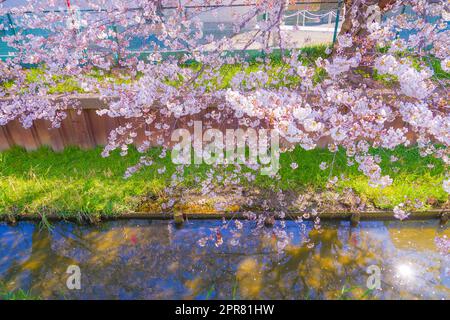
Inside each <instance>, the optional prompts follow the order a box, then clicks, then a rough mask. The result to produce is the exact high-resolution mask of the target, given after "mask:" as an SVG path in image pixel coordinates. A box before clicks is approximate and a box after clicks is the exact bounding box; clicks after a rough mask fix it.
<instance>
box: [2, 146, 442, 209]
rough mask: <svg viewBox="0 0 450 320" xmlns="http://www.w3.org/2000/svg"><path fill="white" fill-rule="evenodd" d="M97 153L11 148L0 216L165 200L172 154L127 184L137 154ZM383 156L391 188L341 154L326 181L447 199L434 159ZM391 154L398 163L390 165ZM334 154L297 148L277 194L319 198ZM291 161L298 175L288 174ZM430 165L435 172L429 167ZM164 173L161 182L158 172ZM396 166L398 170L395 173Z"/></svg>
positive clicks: (383, 200)
mask: <svg viewBox="0 0 450 320" xmlns="http://www.w3.org/2000/svg"><path fill="white" fill-rule="evenodd" d="M100 152H101V149H100V148H97V149H95V150H90V151H81V150H79V149H76V148H69V149H66V150H65V151H64V152H62V153H54V152H52V151H50V150H49V149H47V148H41V149H39V150H38V151H35V152H26V151H24V150H23V149H19V148H14V149H11V150H9V151H6V152H3V153H0V214H2V213H3V214H4V213H13V212H15V213H23V212H28V213H39V212H40V211H41V212H42V210H45V211H47V212H62V213H64V212H77V213H97V212H103V213H120V212H127V211H133V210H136V208H137V207H138V204H139V202H140V201H141V196H144V195H148V194H155V195H157V196H158V195H162V194H163V189H164V187H165V186H167V183H168V182H169V180H170V176H171V174H172V173H173V171H174V170H175V167H174V165H173V164H172V163H171V161H170V153H168V155H167V157H166V158H164V159H160V158H159V157H158V155H159V150H157V149H154V150H152V153H153V154H154V155H155V157H154V160H155V164H154V165H153V166H151V167H148V168H145V169H143V170H142V171H140V172H139V173H137V174H135V175H134V176H133V177H131V178H130V179H127V180H124V179H123V173H124V171H125V169H126V168H127V166H130V165H132V164H134V163H135V162H136V160H137V159H138V158H139V154H138V153H137V152H136V151H134V150H131V151H130V154H129V155H128V156H127V157H125V158H122V157H120V156H119V155H118V154H113V155H111V157H109V158H101V157H100ZM378 152H380V154H381V155H382V157H383V162H382V167H383V169H385V170H386V171H385V172H386V173H389V174H391V175H392V177H393V178H394V184H393V185H392V186H390V187H387V188H385V189H378V188H371V187H370V186H368V184H367V178H365V177H364V176H363V175H362V174H361V173H359V172H358V171H357V168H356V167H355V166H353V167H348V166H347V165H346V157H345V155H344V153H343V152H339V153H338V154H337V155H336V159H335V162H334V163H335V164H334V167H333V171H332V173H331V176H335V175H336V176H340V175H341V174H343V175H345V177H347V178H350V179H348V180H344V181H340V182H339V183H338V186H337V189H338V190H342V189H343V188H345V187H352V188H353V189H354V190H355V192H356V193H357V194H359V195H360V196H361V197H362V198H363V199H367V200H369V201H371V202H373V203H374V204H375V205H376V206H377V207H379V208H383V209H388V208H392V207H393V206H395V205H396V204H398V203H399V202H402V201H403V200H404V197H405V196H408V197H409V198H410V199H419V200H421V201H423V202H426V201H427V200H428V199H429V198H434V199H437V200H438V201H439V202H440V203H443V202H445V201H447V199H448V195H447V194H446V193H445V192H444V190H443V188H442V180H443V178H444V168H443V166H442V164H441V163H440V162H439V160H436V159H433V158H431V157H427V158H421V157H420V156H419V155H418V152H417V150H415V149H404V148H399V149H397V150H396V151H394V152H387V151H384V150H381V151H378ZM391 154H396V155H397V156H398V157H399V158H400V160H399V161H398V162H395V163H390V162H389V160H388V159H389V157H390V155H391ZM332 159H333V154H332V153H330V152H329V151H327V150H313V151H304V150H301V149H299V148H297V149H296V150H294V151H293V152H291V153H286V154H283V155H282V157H281V165H282V166H281V170H280V174H281V177H282V179H281V187H282V188H283V189H285V190H293V191H296V192H302V191H303V192H304V191H307V190H309V191H320V190H323V189H324V188H325V185H326V183H327V180H328V177H329V176H330V169H327V170H323V171H322V170H320V169H319V167H318V165H319V164H320V163H321V162H322V161H325V162H327V163H329V164H331V162H332ZM292 161H295V162H297V163H298V164H299V168H298V169H296V170H292V169H291V168H290V167H289V165H290V164H291V162H292ZM430 163H431V164H434V165H435V166H434V168H433V169H429V168H427V164H430ZM162 166H166V167H167V171H166V172H165V173H164V174H162V175H160V174H158V172H157V169H158V168H161V167H162ZM395 167H397V168H399V169H400V170H399V171H398V172H394V171H395ZM207 170H208V167H207V166H206V165H201V166H200V167H198V168H196V167H194V166H191V167H189V168H188V169H187V170H186V174H185V177H186V179H185V182H184V185H185V186H187V187H190V188H194V189H195V185H196V184H195V183H194V182H193V179H194V177H195V176H198V175H200V176H204V175H205V172H206V171H207ZM270 182H271V180H270V179H269V178H268V177H264V176H260V175H259V176H258V177H257V179H256V181H255V184H254V186H255V187H257V188H262V189H264V188H267V187H269V186H270Z"/></svg>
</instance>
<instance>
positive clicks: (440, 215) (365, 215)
mask: <svg viewBox="0 0 450 320" xmlns="http://www.w3.org/2000/svg"><path fill="white" fill-rule="evenodd" d="M254 213H255V214H257V215H261V214H263V212H254ZM304 214H305V212H289V213H287V214H286V218H285V220H295V219H297V218H299V217H302V216H303V215H304ZM449 214H450V210H429V211H425V212H412V213H411V214H410V216H409V217H408V218H407V219H405V221H406V220H430V219H439V220H445V219H446V218H448V215H449ZM182 215H183V218H184V220H217V219H222V218H233V219H239V220H245V219H247V218H246V216H245V214H244V213H243V212H211V213H182ZM173 217H174V214H173V213H163V212H157V213H149V212H130V213H124V214H121V215H113V214H98V215H87V214H83V213H61V214H45V215H34V214H33V215H31V214H19V215H14V214H4V215H1V216H0V221H6V222H16V221H41V220H43V219H45V220H49V221H80V222H82V221H85V222H98V221H111V220H133V219H149V220H172V219H173ZM318 217H320V219H322V220H349V221H352V222H353V221H355V220H356V221H359V220H361V221H371V220H382V221H389V220H391V221H396V220H397V219H396V218H395V217H394V213H393V212H392V211H370V212H324V213H320V214H319V215H318ZM314 218H315V217H312V216H311V217H309V218H308V219H304V220H313V219H314ZM276 219H279V218H276ZM445 222H446V221H445Z"/></svg>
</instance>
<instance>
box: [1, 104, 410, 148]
mask: <svg viewBox="0 0 450 320" xmlns="http://www.w3.org/2000/svg"><path fill="white" fill-rule="evenodd" d="M77 99H79V101H80V103H81V113H80V112H78V111H76V110H69V111H67V117H66V119H64V120H63V121H62V124H61V127H60V128H51V124H50V122H47V121H43V120H38V121H35V122H34V124H33V126H32V127H31V128H29V129H25V128H23V127H22V125H21V124H20V123H19V121H17V120H15V121H11V122H9V123H8V124H7V125H5V126H0V151H2V150H7V149H9V148H11V147H12V146H21V147H24V148H25V149H26V150H30V151H31V150H36V149H37V148H39V147H40V146H49V147H51V148H52V149H53V150H55V151H62V150H63V149H64V148H65V147H68V146H78V147H80V148H82V149H91V148H94V147H96V146H99V145H100V146H103V145H105V144H106V143H107V138H108V135H109V133H110V131H111V130H112V129H115V128H117V127H118V126H119V125H124V124H125V123H126V122H127V121H129V120H125V119H121V118H111V117H108V116H99V115H98V114H97V110H98V109H99V108H101V107H103V105H102V103H101V101H100V100H99V99H98V98H96V97H77ZM196 118H197V119H198V120H200V119H203V114H202V113H200V114H198V115H197V117H196ZM230 120H231V119H230ZM235 120H236V119H233V121H232V123H230V122H227V123H225V122H223V123H222V125H223V126H230V127H233V128H237V127H239V124H238V123H236V121H235ZM184 122H186V121H185V119H183V120H177V121H175V123H176V125H177V127H179V128H181V127H185V128H186V129H190V130H192V128H188V127H187V126H186V125H185V123H184ZM391 125H392V126H393V127H394V128H396V127H397V128H400V127H402V126H403V125H404V123H403V121H401V119H397V120H396V121H394V123H392V124H391ZM146 129H147V130H148V129H149V128H146ZM219 129H223V128H222V126H221V128H219ZM137 133H138V137H137V138H136V139H135V143H136V144H137V145H139V144H140V143H142V141H143V140H144V135H143V130H138V131H137ZM408 138H409V139H410V141H415V136H414V134H413V133H412V132H410V133H409V134H408ZM151 140H153V139H151ZM330 141H331V140H330V137H324V138H322V139H321V140H320V141H319V142H318V146H319V147H325V146H327V144H328V143H330ZM152 143H155V142H154V141H152Z"/></svg>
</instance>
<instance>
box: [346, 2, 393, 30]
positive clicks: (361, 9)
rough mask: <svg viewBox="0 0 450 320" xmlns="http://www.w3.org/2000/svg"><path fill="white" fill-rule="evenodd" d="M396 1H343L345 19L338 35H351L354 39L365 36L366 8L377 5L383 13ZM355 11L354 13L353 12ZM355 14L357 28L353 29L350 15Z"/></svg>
mask: <svg viewBox="0 0 450 320" xmlns="http://www.w3.org/2000/svg"><path fill="white" fill-rule="evenodd" d="M395 2H396V0H366V1H362V0H344V6H345V17H344V23H343V24H342V28H341V31H340V32H339V34H340V35H341V34H345V33H351V34H352V36H355V37H364V36H366V35H367V29H366V22H367V21H366V19H367V17H365V13H366V10H367V7H368V6H372V5H376V4H378V7H379V8H380V11H381V12H383V11H384V10H386V9H387V8H389V7H390V6H391V5H392V4H394V3H395ZM355 10H356V11H355ZM353 14H355V20H357V21H358V22H359V26H358V27H357V28H353V22H352V20H353V18H352V15H353Z"/></svg>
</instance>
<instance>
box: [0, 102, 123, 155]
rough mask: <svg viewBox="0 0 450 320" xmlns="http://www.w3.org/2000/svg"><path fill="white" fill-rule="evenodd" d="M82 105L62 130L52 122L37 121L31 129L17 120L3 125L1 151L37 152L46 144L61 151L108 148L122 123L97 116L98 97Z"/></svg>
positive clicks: (64, 122) (72, 111) (64, 124)
mask: <svg viewBox="0 0 450 320" xmlns="http://www.w3.org/2000/svg"><path fill="white" fill-rule="evenodd" d="M80 102H81V108H82V111H81V113H79V112H77V111H75V110H69V111H68V112H67V117H66V119H64V120H63V122H62V124H61V127H60V128H51V124H50V122H48V121H44V120H37V121H35V122H34V123H33V126H32V127H31V128H29V129H25V128H23V127H22V125H21V124H20V122H19V121H18V120H14V121H11V122H9V123H8V124H6V125H5V126H0V151H1V150H6V149H8V148H10V147H12V146H21V147H24V148H25V149H27V150H35V149H37V148H39V147H40V146H44V145H45V146H49V147H51V148H52V149H53V150H55V151H61V150H63V149H64V148H65V147H67V146H78V147H80V148H82V149H90V148H93V147H95V146H97V145H105V144H106V141H107V137H108V135H109V132H110V131H111V130H112V129H114V128H116V127H117V126H118V125H119V124H120V122H121V121H120V120H119V119H117V118H110V117H107V116H103V117H100V116H99V115H97V113H96V110H97V109H99V108H101V106H102V104H101V102H100V100H98V99H97V98H81V99H80Z"/></svg>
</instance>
